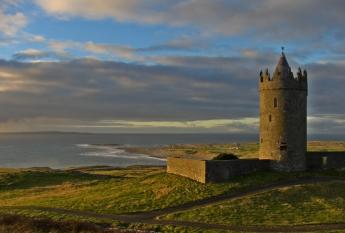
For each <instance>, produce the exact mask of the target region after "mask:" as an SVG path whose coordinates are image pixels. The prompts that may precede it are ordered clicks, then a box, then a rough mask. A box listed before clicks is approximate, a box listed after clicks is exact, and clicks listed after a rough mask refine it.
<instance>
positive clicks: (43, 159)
mask: <svg viewBox="0 0 345 233" xmlns="http://www.w3.org/2000/svg"><path fill="white" fill-rule="evenodd" d="M256 140H257V136H256V135H233V134H79V133H23V134H0V167H15V168H28V167H51V168H70V167H82V166H97V165H106V166H115V167H127V166H133V165H165V164H166V160H164V159H159V158H154V157H150V156H147V155H143V154H131V153H127V152H126V151H125V150H123V149H122V148H123V147H136V146H140V147H143V146H145V147H149V146H160V145H170V144H191V143H232V142H241V141H256Z"/></svg>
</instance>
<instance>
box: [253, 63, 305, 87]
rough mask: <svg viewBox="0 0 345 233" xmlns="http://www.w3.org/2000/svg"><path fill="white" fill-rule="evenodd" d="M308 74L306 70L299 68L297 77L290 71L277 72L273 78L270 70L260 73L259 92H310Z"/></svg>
mask: <svg viewBox="0 0 345 233" xmlns="http://www.w3.org/2000/svg"><path fill="white" fill-rule="evenodd" d="M307 79H308V74H307V71H306V70H303V72H302V70H301V68H298V71H297V73H296V76H294V74H293V72H292V71H291V70H290V69H289V70H282V71H280V70H276V71H275V72H274V74H273V76H271V74H270V72H269V71H268V69H266V70H265V71H264V72H262V71H260V79H259V90H260V91H261V90H279V89H291V90H301V91H303V90H305V91H307V90H308V80H307Z"/></svg>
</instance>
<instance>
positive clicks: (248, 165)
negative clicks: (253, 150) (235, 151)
mask: <svg viewBox="0 0 345 233" xmlns="http://www.w3.org/2000/svg"><path fill="white" fill-rule="evenodd" d="M269 169H270V160H259V159H236V160H207V161H206V179H205V180H206V183H207V182H214V183H216V182H225V181H228V180H230V179H231V178H233V177H236V176H240V175H245V174H249V173H252V172H256V171H267V170H269Z"/></svg>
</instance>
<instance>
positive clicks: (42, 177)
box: [0, 168, 307, 214]
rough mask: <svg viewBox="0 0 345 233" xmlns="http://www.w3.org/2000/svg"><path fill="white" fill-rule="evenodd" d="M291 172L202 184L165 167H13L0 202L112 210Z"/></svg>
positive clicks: (4, 177)
mask: <svg viewBox="0 0 345 233" xmlns="http://www.w3.org/2000/svg"><path fill="white" fill-rule="evenodd" d="M294 175H296V174H289V176H286V175H285V174H283V173H274V174H272V173H271V172H265V173H260V174H253V175H249V176H244V177H238V178H235V179H234V180H233V181H231V182H228V183H223V184H207V185H203V184H200V183H197V182H194V181H191V180H189V179H186V178H182V177H178V176H175V175H171V174H166V173H165V170H164V168H132V169H114V170H105V171H100V170H95V171H84V172H81V171H54V170H51V171H26V170H24V171H16V170H14V171H11V172H9V173H0V206H30V205H34V206H45V207H59V208H67V209H77V210H88V211H94V212H99V213H112V214H115V213H127V212H136V211H147V210H153V209H160V208H164V207H169V206H174V205H180V204H183V203H186V202H190V201H194V200H198V199H203V198H206V197H210V196H215V195H220V194H223V193H228V192H233V191H237V190H240V189H245V188H247V187H250V186H252V185H259V184H263V183H268V182H273V181H276V180H282V179H288V178H289V177H292V176H294ZM303 175H307V173H306V174H303Z"/></svg>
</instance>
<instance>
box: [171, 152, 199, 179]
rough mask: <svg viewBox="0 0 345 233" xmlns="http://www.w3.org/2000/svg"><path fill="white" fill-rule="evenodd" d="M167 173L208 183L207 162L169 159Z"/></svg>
mask: <svg viewBox="0 0 345 233" xmlns="http://www.w3.org/2000/svg"><path fill="white" fill-rule="evenodd" d="M167 172H168V173H172V174H175V175H180V176H184V177H187V178H190V179H192V180H196V181H199V182H201V183H206V179H205V178H206V175H205V173H206V161H205V160H195V159H182V158H173V157H169V158H168V160H167Z"/></svg>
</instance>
